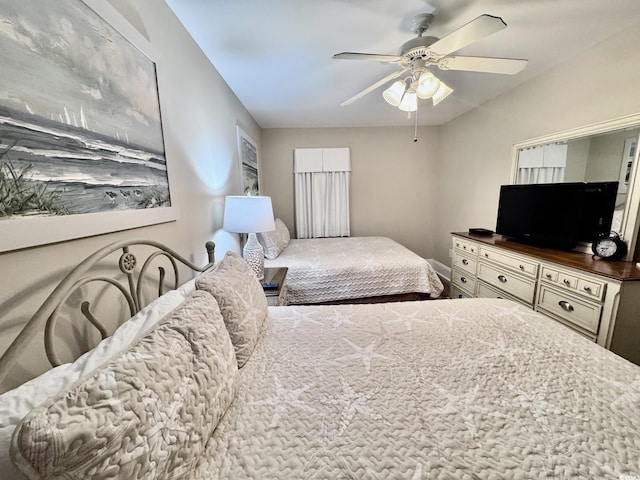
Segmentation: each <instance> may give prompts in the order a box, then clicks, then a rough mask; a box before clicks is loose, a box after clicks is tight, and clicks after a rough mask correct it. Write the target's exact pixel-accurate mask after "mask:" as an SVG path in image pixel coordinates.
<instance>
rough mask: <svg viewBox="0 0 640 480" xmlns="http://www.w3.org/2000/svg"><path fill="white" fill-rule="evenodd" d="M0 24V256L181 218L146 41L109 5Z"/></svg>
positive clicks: (64, 0) (55, 10) (21, 11)
mask: <svg viewBox="0 0 640 480" xmlns="http://www.w3.org/2000/svg"><path fill="white" fill-rule="evenodd" d="M0 25H2V28H0V58H2V59H3V61H2V68H1V69H0V251H9V250H15V249H20V248H25V247H30V246H35V245H41V244H47V243H53V242H58V241H64V240H69V239H72V238H80V237H86V236H91V235H97V234H101V233H107V232H112V231H117V230H125V229H129V228H134V227H140V226H144V225H151V224H155V223H162V222H166V221H171V220H175V218H176V217H177V209H176V208H175V206H174V205H173V202H172V198H171V193H170V189H169V176H168V172H167V161H166V157H165V149H164V138H163V131H162V121H161V115H160V102H159V96H158V87H157V77H156V63H155V60H154V58H155V55H154V54H153V52H152V51H151V47H150V44H149V42H148V41H147V40H146V39H145V38H144V37H143V36H142V35H140V34H139V32H137V30H135V29H134V28H133V27H131V25H129V24H128V23H127V22H126V21H125V20H124V19H123V18H122V17H121V16H120V15H119V14H118V13H117V12H116V11H115V10H114V9H113V7H111V6H110V5H109V4H108V3H107V2H106V1H104V0H57V1H55V2H44V3H43V2H32V1H29V2H25V1H23V0H0Z"/></svg>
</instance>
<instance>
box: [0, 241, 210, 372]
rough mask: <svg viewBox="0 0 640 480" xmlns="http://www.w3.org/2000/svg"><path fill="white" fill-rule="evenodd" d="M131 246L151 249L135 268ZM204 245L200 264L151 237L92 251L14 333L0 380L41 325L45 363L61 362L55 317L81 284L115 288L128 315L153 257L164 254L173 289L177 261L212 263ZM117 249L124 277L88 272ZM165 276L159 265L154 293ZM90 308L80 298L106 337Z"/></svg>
mask: <svg viewBox="0 0 640 480" xmlns="http://www.w3.org/2000/svg"><path fill="white" fill-rule="evenodd" d="M134 245H146V246H150V247H154V248H155V250H154V251H153V252H152V253H148V252H147V254H148V256H147V258H146V259H145V260H144V262H143V263H142V265H141V267H140V268H139V270H136V266H137V265H138V264H139V263H138V259H137V258H136V256H135V255H134V254H133V253H132V252H131V251H130V248H131V247H132V246H134ZM205 247H206V249H207V256H208V260H209V263H208V264H207V265H205V266H203V267H199V266H197V265H195V264H193V263H192V262H190V261H189V260H187V259H186V258H184V257H182V256H181V255H179V254H178V253H176V252H175V251H173V250H172V249H170V248H169V247H167V246H165V245H163V244H161V243H159V242H156V241H153V240H121V241H118V242H114V243H112V244H110V245H107V246H105V247H103V248H101V249H100V250H98V251H96V252H95V253H92V254H91V255H89V256H88V257H87V258H85V259H84V260H83V261H82V262H80V263H79V264H78V266H76V267H75V268H74V269H73V270H71V272H69V273H68V274H67V275H66V276H65V277H64V279H63V280H62V281H61V282H60V283H59V284H58V286H57V287H56V288H55V289H54V290H53V292H52V293H51V294H50V295H49V296H48V297H47V299H46V300H45V301H44V303H43V304H42V305H41V306H40V308H39V309H38V310H37V312H36V313H35V314H34V315H33V317H31V319H30V320H29V321H28V322H27V323H26V324H25V326H24V327H23V329H22V330H21V331H20V333H19V334H18V336H17V337H16V338H15V339H14V340H13V342H11V344H10V345H9V348H7V350H6V351H5V352H4V354H3V355H2V357H0V382H1V381H2V380H3V379H4V378H5V377H6V376H7V374H8V373H9V370H10V369H11V368H12V366H13V365H14V364H15V362H16V361H17V359H18V356H19V354H20V353H21V352H22V350H23V349H24V348H25V347H26V345H27V344H28V343H29V342H30V341H31V339H32V338H33V337H35V335H37V334H38V332H40V331H42V329H43V327H44V344H45V350H46V353H47V358H48V359H49V363H51V365H52V366H54V367H55V366H58V365H61V364H62V363H63V362H62V361H61V360H60V358H59V357H58V355H57V354H56V351H55V346H54V331H55V325H56V320H57V317H58V314H59V313H60V310H61V309H62V307H63V306H64V305H65V304H66V302H67V299H68V298H69V296H70V295H71V294H73V293H74V292H75V291H77V290H78V289H79V288H81V287H82V286H84V285H87V284H89V283H93V282H103V283H105V284H108V285H111V286H113V287H115V288H116V290H117V291H119V292H120V293H121V294H122V295H123V296H124V298H125V300H126V302H127V305H128V307H129V310H130V312H131V315H132V316H133V315H135V314H136V313H137V312H139V311H140V310H141V309H142V308H143V307H144V306H145V305H143V300H142V287H143V285H144V282H145V281H146V280H147V279H148V277H149V275H151V273H150V272H149V268H150V266H151V264H152V262H153V261H154V259H156V258H157V257H165V258H166V259H168V260H169V262H170V264H171V267H172V269H173V276H174V279H175V281H174V286H173V288H177V287H178V286H179V285H180V281H179V275H178V262H180V263H182V264H183V265H185V266H186V267H188V268H190V269H191V270H193V271H195V272H204V271H205V270H207V269H208V268H211V267H212V266H213V263H214V249H215V244H214V243H213V242H207V243H206V244H205ZM120 249H122V253H121V255H120V257H119V258H118V267H119V270H120V271H121V272H122V273H124V274H125V277H126V280H125V279H121V280H117V279H114V278H111V277H107V276H104V275H101V274H98V273H91V269H92V268H93V267H94V266H95V265H96V264H97V263H98V262H100V261H101V260H103V259H104V258H105V257H108V256H109V255H111V254H113V253H114V252H116V251H118V250H120ZM165 278H166V272H165V269H164V267H162V266H159V267H158V296H161V295H162V294H163V293H164V291H163V289H164V285H165ZM90 307H91V305H90V302H88V301H84V302H82V304H81V306H80V310H81V312H82V314H83V315H84V317H85V318H86V319H87V320H88V321H89V322H90V323H91V325H93V326H94V327H95V328H96V329H97V330H98V331H99V332H100V336H101V337H102V338H103V339H104V338H106V337H107V336H108V333H107V329H106V328H105V327H104V325H103V324H102V323H100V321H99V320H98V319H97V318H96V317H95V316H94V314H93V313H92V312H91V309H90Z"/></svg>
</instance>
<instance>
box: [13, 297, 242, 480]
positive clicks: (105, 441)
mask: <svg viewBox="0 0 640 480" xmlns="http://www.w3.org/2000/svg"><path fill="white" fill-rule="evenodd" d="M237 373H238V368H237V364H236V360H235V354H234V351H233V345H232V344H231V340H230V339H229V335H228V334H227V332H226V329H225V327H224V322H223V320H222V316H221V314H220V310H219V308H218V305H217V303H216V301H215V299H214V298H213V297H211V295H209V294H207V293H205V292H196V293H194V294H193V295H192V296H191V297H189V298H188V299H187V300H186V301H185V303H184V304H183V305H182V306H181V307H179V308H178V309H177V310H176V311H175V312H174V313H173V314H172V315H171V317H170V318H169V319H168V320H166V321H164V322H162V323H161V324H160V325H158V326H157V327H156V328H155V329H153V330H151V331H150V332H149V333H147V334H146V335H145V336H144V337H142V338H141V339H140V340H139V341H137V342H136V343H134V344H133V345H132V346H131V347H130V348H129V349H128V350H126V351H125V352H123V353H122V354H120V355H118V356H117V357H116V358H114V359H113V360H112V361H111V362H109V363H107V364H105V365H104V366H102V367H101V368H99V369H97V370H95V371H94V372H93V373H92V374H91V375H89V376H85V377H83V378H82V379H80V380H79V381H78V382H77V383H76V384H75V385H74V386H73V387H72V388H71V389H69V390H68V391H65V392H61V393H60V394H58V395H57V396H55V397H53V398H52V399H51V400H49V401H47V402H46V403H45V404H44V405H42V406H41V407H38V408H36V409H35V410H33V411H32V412H31V413H29V414H28V415H27V416H26V417H25V419H24V420H22V422H20V425H19V426H18V428H17V429H16V432H15V433H14V435H13V438H12V444H11V455H12V458H13V460H14V462H15V463H16V465H17V466H18V467H19V468H20V470H22V471H23V472H25V473H26V474H27V475H28V476H29V477H30V478H63V477H64V478H89V477H100V478H107V477H108V478H116V477H117V478H137V479H155V478H174V479H179V478H185V479H188V478H190V477H191V474H192V473H193V470H194V469H195V467H196V464H197V462H198V460H199V458H200V456H201V454H202V452H203V451H204V447H205V445H206V443H207V441H208V440H209V437H210V436H211V433H212V432H213V430H214V429H215V428H216V426H217V424H218V421H219V420H220V418H222V416H223V415H224V413H225V412H226V410H227V408H228V407H229V405H230V404H231V402H232V400H233V398H234V396H235V391H236V383H235V380H236V377H237Z"/></svg>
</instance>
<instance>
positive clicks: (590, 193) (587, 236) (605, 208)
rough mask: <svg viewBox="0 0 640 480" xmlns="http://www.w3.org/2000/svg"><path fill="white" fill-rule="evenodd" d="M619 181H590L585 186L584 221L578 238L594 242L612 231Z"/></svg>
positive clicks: (582, 240)
mask: <svg viewBox="0 0 640 480" xmlns="http://www.w3.org/2000/svg"><path fill="white" fill-rule="evenodd" d="M617 193H618V182H590V183H587V184H586V186H585V198H584V204H583V206H582V223H581V225H580V231H579V232H578V240H579V241H581V242H592V241H593V240H595V239H596V238H598V237H599V236H602V235H608V234H609V233H610V232H611V223H612V222H613V213H614V211H615V208H616V194H617Z"/></svg>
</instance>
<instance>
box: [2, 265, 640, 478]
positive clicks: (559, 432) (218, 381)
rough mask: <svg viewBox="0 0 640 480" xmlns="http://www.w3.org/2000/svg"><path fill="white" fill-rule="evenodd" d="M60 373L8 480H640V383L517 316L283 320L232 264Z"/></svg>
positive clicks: (336, 314)
mask: <svg viewBox="0 0 640 480" xmlns="http://www.w3.org/2000/svg"><path fill="white" fill-rule="evenodd" d="M83 275H84V274H83ZM63 283H64V282H63ZM72 283H75V282H72ZM134 284H135V282H134ZM67 287H68V286H66V287H65V289H67ZM9 368H10V365H8V364H6V362H2V361H0V373H2V370H3V369H5V370H6V369H9ZM56 370H58V371H61V372H62V373H60V378H55V371H56ZM51 372H53V373H51ZM44 376H45V380H46V378H47V376H48V377H49V378H48V381H42V380H41V379H34V380H32V381H31V382H28V383H27V384H25V385H24V386H22V387H19V388H18V389H15V390H12V391H10V392H7V393H5V394H4V395H2V396H0V413H1V414H2V415H0V422H2V423H0V468H1V470H0V471H2V472H3V474H6V473H7V472H9V473H11V475H13V476H9V477H7V478H15V479H21V478H23V476H25V475H26V478H189V479H192V478H193V479H200V478H202V479H226V478H228V479H231V478H234V479H235V478H238V479H240V478H255V479H258V478H259V479H267V478H274V479H275V478H277V479H285V478H286V479H288V478H305V479H306V478H371V479H375V478H380V479H383V478H384V479H386V478H406V479H425V478H461V479H466V478H468V479H472V478H532V479H533V478H535V479H538V478H543V477H546V478H613V479H619V478H624V476H634V475H638V474H640V368H639V367H638V366H635V365H633V364H631V363H629V362H627V361H626V360H624V359H622V358H620V357H617V356H616V355H614V354H612V353H611V352H609V351H607V350H605V349H603V348H601V347H599V346H598V345H596V344H594V343H592V342H589V341H588V340H586V339H585V338H583V337H581V336H580V335H578V334H576V333H574V332H572V331H571V330H569V329H567V328H566V327H564V326H562V325H560V324H559V323H557V322H554V321H553V320H551V319H549V318H547V317H544V316H542V315H540V314H538V313H536V312H534V311H531V310H529V309H526V308H524V307H521V306H519V305H518V304H516V303H513V302H510V301H508V300H498V299H461V300H442V301H437V302H433V301H428V302H424V301H416V302H412V301H409V302H394V303H377V304H369V305H316V306H287V307H267V305H266V299H265V297H264V295H263V293H262V289H261V287H260V285H259V282H258V281H257V280H256V279H255V278H254V277H252V274H251V272H250V271H249V270H248V268H247V267H246V265H245V264H244V263H243V262H242V260H241V259H240V258H239V257H237V256H236V255H234V254H231V253H228V254H227V255H226V256H225V257H224V258H223V259H222V260H221V261H220V262H219V263H218V264H217V265H216V266H214V267H213V268H208V269H206V271H205V272H204V273H202V274H198V276H197V277H196V278H195V279H194V280H191V281H189V282H187V283H186V284H184V285H182V286H180V287H179V288H176V289H173V290H171V291H169V292H167V293H164V294H163V295H161V297H160V298H159V299H158V300H156V301H154V302H152V304H151V305H149V306H148V307H146V308H144V309H142V310H141V311H140V313H138V314H137V315H135V316H134V317H133V318H132V319H130V320H128V321H127V322H125V323H124V324H123V325H122V326H121V327H119V328H118V330H117V331H116V332H115V333H114V334H113V335H112V336H109V337H108V338H106V339H105V340H103V341H102V342H101V343H100V344H99V345H98V346H97V347H96V348H95V349H92V350H90V351H89V352H88V353H87V354H85V355H84V356H83V357H81V358H80V359H79V360H76V361H75V362H73V363H70V364H63V365H61V366H59V367H56V369H53V370H50V371H49V372H47V373H45V374H44ZM51 377H54V378H55V380H52V378H51ZM61 378H64V380H62V379H61ZM39 381H40V382H41V383H42V384H43V385H45V386H42V385H41V386H40V387H36V386H35V385H36V384H37V383H38V382H39ZM46 385H48V387H46ZM42 389H44V390H47V389H48V390H47V391H46V392H41V391H40V390H42ZM18 405H19V406H20V408H17V406H18ZM10 406H13V407H15V408H14V411H12V412H10V414H9V413H8V412H7V409H8V408H9V407H10ZM7 438H9V440H7ZM3 442H4V443H3ZM7 442H8V443H9V444H10V445H11V447H10V453H9V451H8V450H9V449H8V448H7ZM9 457H10V460H9ZM3 478H4V477H3Z"/></svg>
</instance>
